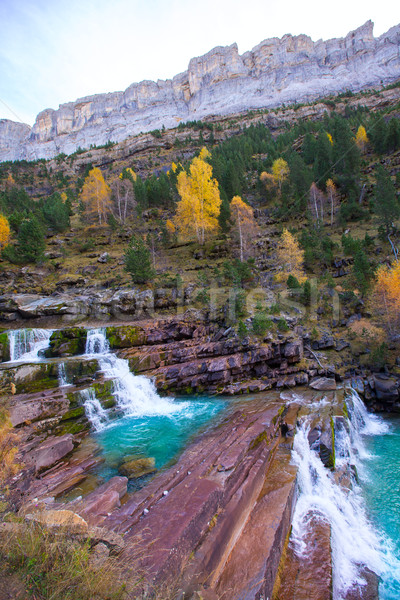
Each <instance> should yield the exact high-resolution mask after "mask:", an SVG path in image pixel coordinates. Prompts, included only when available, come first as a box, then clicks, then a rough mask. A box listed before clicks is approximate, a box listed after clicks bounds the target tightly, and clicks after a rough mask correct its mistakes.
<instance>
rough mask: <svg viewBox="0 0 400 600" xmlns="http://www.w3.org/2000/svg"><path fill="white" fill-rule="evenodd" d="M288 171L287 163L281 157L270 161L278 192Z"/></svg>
mask: <svg viewBox="0 0 400 600" xmlns="http://www.w3.org/2000/svg"><path fill="white" fill-rule="evenodd" d="M289 173H290V170H289V165H288V164H287V162H286V160H284V159H283V158H277V159H276V160H274V162H273V163H272V176H273V178H274V181H275V182H276V183H277V185H278V188H279V193H280V192H281V190H282V184H283V182H284V181H285V179H287V177H288V175H289Z"/></svg>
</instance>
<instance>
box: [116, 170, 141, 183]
mask: <svg viewBox="0 0 400 600" xmlns="http://www.w3.org/2000/svg"><path fill="white" fill-rule="evenodd" d="M124 171H125V173H124ZM124 171H122V173H120V174H119V178H120V179H125V178H126V176H127V175H128V176H129V177H130V178H131V180H132V181H136V180H137V175H136V173H135V171H134V170H133V169H131V168H130V167H126V169H124Z"/></svg>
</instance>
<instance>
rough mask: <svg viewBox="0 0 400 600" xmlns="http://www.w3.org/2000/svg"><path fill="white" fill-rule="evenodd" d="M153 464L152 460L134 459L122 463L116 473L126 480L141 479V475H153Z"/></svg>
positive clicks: (153, 460) (154, 462) (154, 470)
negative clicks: (123, 476) (126, 478)
mask: <svg viewBox="0 0 400 600" xmlns="http://www.w3.org/2000/svg"><path fill="white" fill-rule="evenodd" d="M155 464H156V461H155V459H154V458H135V459H133V460H128V461H126V462H124V463H123V464H122V465H121V466H120V467H119V469H118V471H119V472H120V473H121V475H125V476H126V477H128V479H137V478H139V477H143V475H149V474H150V473H155V472H156V471H157V469H156V468H155Z"/></svg>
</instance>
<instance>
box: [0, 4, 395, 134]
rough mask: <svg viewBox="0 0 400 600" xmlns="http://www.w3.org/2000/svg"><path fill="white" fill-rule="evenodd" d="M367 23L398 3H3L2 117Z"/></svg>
mask: <svg viewBox="0 0 400 600" xmlns="http://www.w3.org/2000/svg"><path fill="white" fill-rule="evenodd" d="M328 6H329V9H328V8H327V7H328ZM328 11H329V12H328ZM368 19H371V20H372V21H373V22H374V23H375V29H374V34H375V36H378V35H381V34H382V33H384V32H385V31H387V30H388V29H389V28H390V27H392V26H393V25H397V24H398V23H400V2H399V1H398V0H385V3H384V10H383V5H382V4H380V3H379V2H376V0H373V1H372V0H335V2H334V3H330V4H327V3H326V2H323V1H322V0H321V1H319V2H316V1H315V0H285V1H281V2H278V1H277V0H273V1H271V0H240V1H239V0H201V1H200V0H196V1H194V0H95V1H94V0H0V23H1V37H0V118H7V119H12V120H14V121H18V120H19V121H24V122H26V123H29V124H30V125H32V124H33V122H34V119H35V117H36V115H37V113H38V112H40V111H41V110H43V109H45V108H58V105H59V104H61V103H64V102H68V101H73V100H76V99H77V98H79V97H83V96H86V95H90V94H96V93H101V92H112V91H116V90H123V89H125V88H126V87H128V85H130V84H131V83H133V82H137V81H141V80H143V79H152V80H157V79H167V78H170V77H173V76H174V75H176V74H177V73H180V72H182V71H184V70H186V69H187V66H188V62H189V60H190V58H192V57H193V56H200V55H202V54H205V53H206V52H208V51H209V50H211V48H213V47H215V46H223V45H228V44H232V43H233V42H237V43H238V46H239V52H240V53H241V54H242V53H243V52H246V51H247V50H251V49H252V48H253V47H254V46H255V45H257V44H258V43H259V42H261V41H262V40H264V39H265V38H268V37H275V36H276V37H281V36H282V35H284V34H285V33H292V34H293V35H297V34H300V33H305V34H307V35H310V36H311V38H312V39H313V40H314V41H316V40H318V39H321V38H322V39H329V38H332V37H342V36H344V35H346V33H348V32H349V31H351V30H352V29H355V28H356V27H359V26H360V25H362V24H363V23H365V21H367V20H368Z"/></svg>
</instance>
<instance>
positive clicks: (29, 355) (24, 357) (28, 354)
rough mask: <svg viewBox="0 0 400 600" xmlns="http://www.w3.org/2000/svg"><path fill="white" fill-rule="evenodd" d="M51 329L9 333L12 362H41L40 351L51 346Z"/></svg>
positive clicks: (21, 330) (18, 330)
mask: <svg viewBox="0 0 400 600" xmlns="http://www.w3.org/2000/svg"><path fill="white" fill-rule="evenodd" d="M52 333H53V331H52V330H50V329H15V330H12V331H9V332H8V340H9V344H10V362H34V361H38V360H40V358H41V357H40V351H41V350H45V349H46V348H48V346H49V342H50V336H51V334H52Z"/></svg>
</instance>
